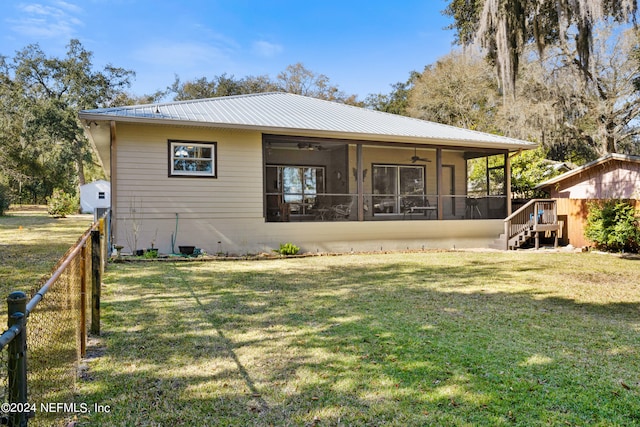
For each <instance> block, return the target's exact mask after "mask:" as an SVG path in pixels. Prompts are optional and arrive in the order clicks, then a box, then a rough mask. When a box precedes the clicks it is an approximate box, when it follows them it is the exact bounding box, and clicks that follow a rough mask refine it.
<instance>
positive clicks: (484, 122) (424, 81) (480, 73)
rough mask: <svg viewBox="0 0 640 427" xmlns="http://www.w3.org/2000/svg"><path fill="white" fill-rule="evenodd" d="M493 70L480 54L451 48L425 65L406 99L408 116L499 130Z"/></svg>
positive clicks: (497, 100) (487, 130) (489, 130)
mask: <svg viewBox="0 0 640 427" xmlns="http://www.w3.org/2000/svg"><path fill="white" fill-rule="evenodd" d="M499 104H500V97H499V95H498V87H497V84H496V80H495V78H494V74H493V72H492V70H491V67H490V66H489V64H488V63H487V62H486V61H484V60H483V59H482V58H481V57H480V56H478V55H473V54H470V53H463V52H452V53H450V54H448V55H446V56H444V57H442V58H440V59H439V60H438V61H436V62H435V63H434V64H431V65H427V66H426V67H425V69H424V71H423V72H422V74H420V75H418V76H417V77H416V78H415V80H414V85H413V88H412V89H411V91H410V94H409V96H408V101H407V112H408V113H409V115H410V116H411V117H416V118H419V119H423V120H430V121H434V122H438V123H444V124H448V125H452V126H458V127H463V128H467V129H474V130H479V131H484V132H500V129H499V128H497V127H496V123H495V117H496V111H497V110H498V109H499V107H500V105H499Z"/></svg>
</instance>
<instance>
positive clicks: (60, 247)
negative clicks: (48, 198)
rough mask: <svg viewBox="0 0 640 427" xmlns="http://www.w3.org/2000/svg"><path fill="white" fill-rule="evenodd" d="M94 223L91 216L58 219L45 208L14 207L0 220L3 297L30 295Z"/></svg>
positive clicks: (0, 272) (1, 287)
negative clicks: (20, 294)
mask: <svg viewBox="0 0 640 427" xmlns="http://www.w3.org/2000/svg"><path fill="white" fill-rule="evenodd" d="M92 221H93V216H92V215H71V216H69V217H67V218H58V219H56V218H53V217H51V216H49V215H48V214H47V208H46V206H22V207H20V206H13V207H12V208H11V209H10V210H9V211H8V212H7V215H6V216H1V217H0V295H3V296H4V295H7V294H9V293H10V292H12V291H16V290H20V291H24V292H27V293H28V291H29V289H31V288H32V287H33V286H35V285H37V284H38V282H39V280H40V279H41V278H42V277H43V276H45V275H46V274H48V273H49V272H50V271H51V269H52V268H53V267H54V266H55V264H56V262H57V261H58V260H59V259H60V258H61V257H62V256H63V255H64V253H65V252H66V251H67V249H69V248H70V247H71V246H72V245H73V244H74V243H75V242H76V241H77V240H78V238H79V237H80V236H81V235H82V233H83V232H84V231H85V230H86V229H87V228H89V226H90V225H91V223H92ZM3 306H4V305H3Z"/></svg>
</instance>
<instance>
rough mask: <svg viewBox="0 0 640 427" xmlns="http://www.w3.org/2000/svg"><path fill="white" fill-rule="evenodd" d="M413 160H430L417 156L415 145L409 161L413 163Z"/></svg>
mask: <svg viewBox="0 0 640 427" xmlns="http://www.w3.org/2000/svg"><path fill="white" fill-rule="evenodd" d="M415 162H427V163H429V162H431V160H429V159H425V158H423V157H418V149H417V148H416V147H413V156H411V163H415Z"/></svg>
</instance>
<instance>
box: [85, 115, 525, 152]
mask: <svg viewBox="0 0 640 427" xmlns="http://www.w3.org/2000/svg"><path fill="white" fill-rule="evenodd" d="M79 116H80V118H81V119H82V120H86V121H116V122H124V123H140V124H155V125H167V126H187V127H206V128H217V129H238V130H253V131H260V132H263V133H269V134H274V133H277V134H284V135H291V136H295V135H302V136H312V137H313V136H318V137H323V136H324V137H325V138H337V139H345V140H362V141H367V140H371V141H379V142H396V143H403V142H404V143H412V144H429V145H439V146H441V147H442V148H451V147H461V148H469V147H473V148H493V149H500V150H505V151H506V150H508V151H509V152H512V151H518V150H521V149H525V150H529V149H534V148H536V147H537V146H538V145H537V144H520V143H513V144H511V143H499V142H479V141H470V140H466V139H443V138H437V139H436V138H433V139H431V138H424V137H416V136H400V135H384V134H375V133H373V134H368V133H349V132H339V131H331V130H317V129H298V128H283V127H275V126H273V127H271V126H256V125H249V124H246V125H245V124H227V123H210V122H196V121H190V120H173V119H172V120H166V119H155V118H140V117H121V116H116V115H103V114H91V113H82V112H81V113H80V114H79ZM329 135H330V136H329Z"/></svg>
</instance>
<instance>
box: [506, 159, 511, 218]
mask: <svg viewBox="0 0 640 427" xmlns="http://www.w3.org/2000/svg"><path fill="white" fill-rule="evenodd" d="M504 186H505V190H506V191H505V194H506V195H507V216H509V215H511V213H512V212H511V157H509V152H506V153H505V154H504Z"/></svg>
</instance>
